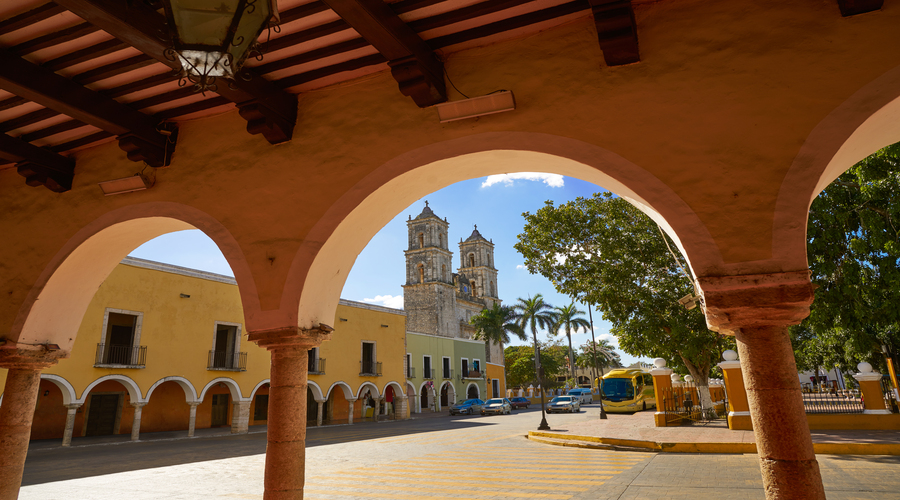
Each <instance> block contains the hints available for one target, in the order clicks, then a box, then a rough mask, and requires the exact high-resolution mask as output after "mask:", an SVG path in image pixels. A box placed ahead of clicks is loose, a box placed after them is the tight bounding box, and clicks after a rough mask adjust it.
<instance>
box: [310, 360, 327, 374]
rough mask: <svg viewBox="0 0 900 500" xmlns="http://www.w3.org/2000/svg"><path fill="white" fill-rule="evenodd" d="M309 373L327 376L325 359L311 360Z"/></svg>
mask: <svg viewBox="0 0 900 500" xmlns="http://www.w3.org/2000/svg"><path fill="white" fill-rule="evenodd" d="M308 371H309V373H311V374H313V375H324V374H325V358H309V370H308Z"/></svg>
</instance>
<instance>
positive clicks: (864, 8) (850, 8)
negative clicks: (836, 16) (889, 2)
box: [838, 0, 884, 17]
mask: <svg viewBox="0 0 900 500" xmlns="http://www.w3.org/2000/svg"><path fill="white" fill-rule="evenodd" d="M883 6H884V0H838V8H839V9H841V16H843V17H849V16H855V15H857V14H865V13H866V12H872V11H873V10H878V9H880V8H881V7H883Z"/></svg>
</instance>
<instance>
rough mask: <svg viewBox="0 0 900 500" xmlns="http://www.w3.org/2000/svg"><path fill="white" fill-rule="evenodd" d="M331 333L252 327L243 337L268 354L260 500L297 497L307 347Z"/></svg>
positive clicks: (302, 477) (326, 330)
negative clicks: (263, 486)
mask: <svg viewBox="0 0 900 500" xmlns="http://www.w3.org/2000/svg"><path fill="white" fill-rule="evenodd" d="M332 331H333V329H332V328H331V327H329V326H326V325H322V324H320V325H319V327H318V328H316V329H310V330H304V329H300V328H298V327H296V326H295V327H288V328H280V329H276V330H262V331H252V332H250V334H249V335H248V338H249V339H250V340H251V341H253V342H256V343H257V344H258V345H259V346H260V347H264V348H266V349H268V350H269V351H270V352H271V354H272V364H271V368H270V373H271V375H270V377H269V380H270V381H269V419H268V433H267V439H268V444H267V446H266V469H265V493H264V495H263V498H264V499H265V500H287V499H294V500H301V499H302V498H303V485H304V482H305V472H306V384H307V367H308V362H309V350H310V349H312V348H313V347H317V346H319V345H321V344H322V342H323V341H325V340H328V339H329V338H331V332H332ZM351 408H352V406H351ZM248 411H249V408H248ZM248 417H249V415H248Z"/></svg>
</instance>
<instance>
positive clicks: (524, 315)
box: [513, 294, 556, 374]
mask: <svg viewBox="0 0 900 500" xmlns="http://www.w3.org/2000/svg"><path fill="white" fill-rule="evenodd" d="M513 307H514V308H515V311H516V314H518V316H519V326H521V327H522V330H525V329H526V328H527V329H528V330H529V331H531V337H532V340H533V341H534V345H535V348H537V347H538V345H539V344H538V339H537V331H538V328H546V329H547V330H550V329H551V328H552V327H553V325H554V323H555V322H556V315H555V314H554V313H553V306H551V305H550V304H548V303H546V302H544V297H543V295H541V294H537V295H535V296H534V297H530V296H529V297H528V298H527V299H523V298H519V301H518V302H517V303H516V305H515V306H513ZM542 357H543V356H541V358H542ZM540 361H542V359H540V360H539V359H538V357H535V358H534V363H535V365H534V371H535V373H536V374H539V373H540V367H541V365H540ZM545 370H546V369H545ZM545 373H546V371H545ZM553 373H555V372H553Z"/></svg>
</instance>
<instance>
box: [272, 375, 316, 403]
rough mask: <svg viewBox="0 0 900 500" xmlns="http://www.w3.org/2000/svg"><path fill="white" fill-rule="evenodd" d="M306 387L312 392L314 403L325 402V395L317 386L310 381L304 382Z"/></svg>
mask: <svg viewBox="0 0 900 500" xmlns="http://www.w3.org/2000/svg"><path fill="white" fill-rule="evenodd" d="M267 381H268V380H267ZM306 387H308V388H309V390H310V391H312V393H313V397H314V398H316V401H324V400H325V395H324V394H323V393H322V388H321V387H319V384H317V383H315V382H313V381H312V380H310V381H308V382H306Z"/></svg>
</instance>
